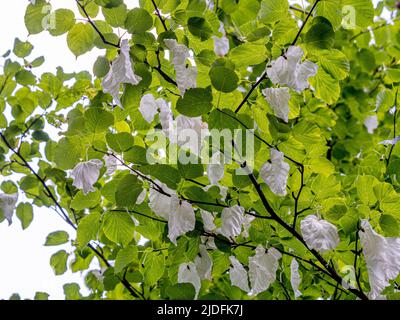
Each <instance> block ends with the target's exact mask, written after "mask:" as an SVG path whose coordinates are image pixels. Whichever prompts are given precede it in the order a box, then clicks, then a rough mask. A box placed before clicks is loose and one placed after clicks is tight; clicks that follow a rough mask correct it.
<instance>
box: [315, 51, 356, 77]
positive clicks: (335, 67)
mask: <svg viewBox="0 0 400 320" xmlns="http://www.w3.org/2000/svg"><path fill="white" fill-rule="evenodd" d="M318 60H319V62H320V64H321V66H322V68H324V70H325V71H326V72H327V73H329V74H330V75H331V76H332V78H334V79H336V80H343V79H345V78H346V77H347V76H348V75H349V72H350V63H349V61H348V60H347V58H346V56H345V55H344V54H343V53H342V52H341V51H339V50H336V49H333V50H326V51H322V52H321V53H319V54H318Z"/></svg>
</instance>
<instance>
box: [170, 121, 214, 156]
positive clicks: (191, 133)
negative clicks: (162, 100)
mask: <svg viewBox="0 0 400 320" xmlns="http://www.w3.org/2000/svg"><path fill="white" fill-rule="evenodd" d="M175 121H176V137H177V139H176V142H177V144H178V146H180V147H181V148H185V149H189V150H190V152H192V153H193V154H194V155H200V152H201V149H202V147H203V145H204V138H205V137H206V136H207V135H209V130H208V124H207V123H206V122H203V121H202V119H201V117H194V118H191V117H186V116H184V115H179V116H177V117H176V120H175Z"/></svg>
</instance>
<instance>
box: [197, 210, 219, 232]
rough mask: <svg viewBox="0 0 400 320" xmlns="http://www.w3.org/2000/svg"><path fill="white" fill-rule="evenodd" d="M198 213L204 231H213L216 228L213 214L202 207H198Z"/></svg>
mask: <svg viewBox="0 0 400 320" xmlns="http://www.w3.org/2000/svg"><path fill="white" fill-rule="evenodd" d="M200 215H201V219H202V220H203V228H204V231H205V232H213V231H215V229H216V228H217V227H216V225H215V223H214V219H215V214H214V213H211V212H208V211H205V210H203V209H200Z"/></svg>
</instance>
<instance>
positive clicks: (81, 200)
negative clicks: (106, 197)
mask: <svg viewBox="0 0 400 320" xmlns="http://www.w3.org/2000/svg"><path fill="white" fill-rule="evenodd" d="M100 203H101V194H100V191H99V190H96V191H94V192H90V193H88V194H87V195H84V194H83V192H82V191H79V192H78V193H77V194H76V195H75V197H74V198H73V199H72V201H71V208H72V209H75V210H78V211H79V210H84V209H90V208H93V207H96V206H98V205H99V204H100Z"/></svg>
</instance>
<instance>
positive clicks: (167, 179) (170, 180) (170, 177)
mask: <svg viewBox="0 0 400 320" xmlns="http://www.w3.org/2000/svg"><path fill="white" fill-rule="evenodd" d="M139 171H140V172H142V173H143V174H146V175H151V176H153V177H154V178H156V179H158V180H160V181H161V182H163V183H165V184H166V185H167V186H168V187H169V188H171V189H176V188H177V186H178V183H179V182H180V181H181V176H180V174H179V171H178V170H177V169H175V168H174V167H171V166H170V165H167V164H153V165H148V166H142V167H140V168H139Z"/></svg>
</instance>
